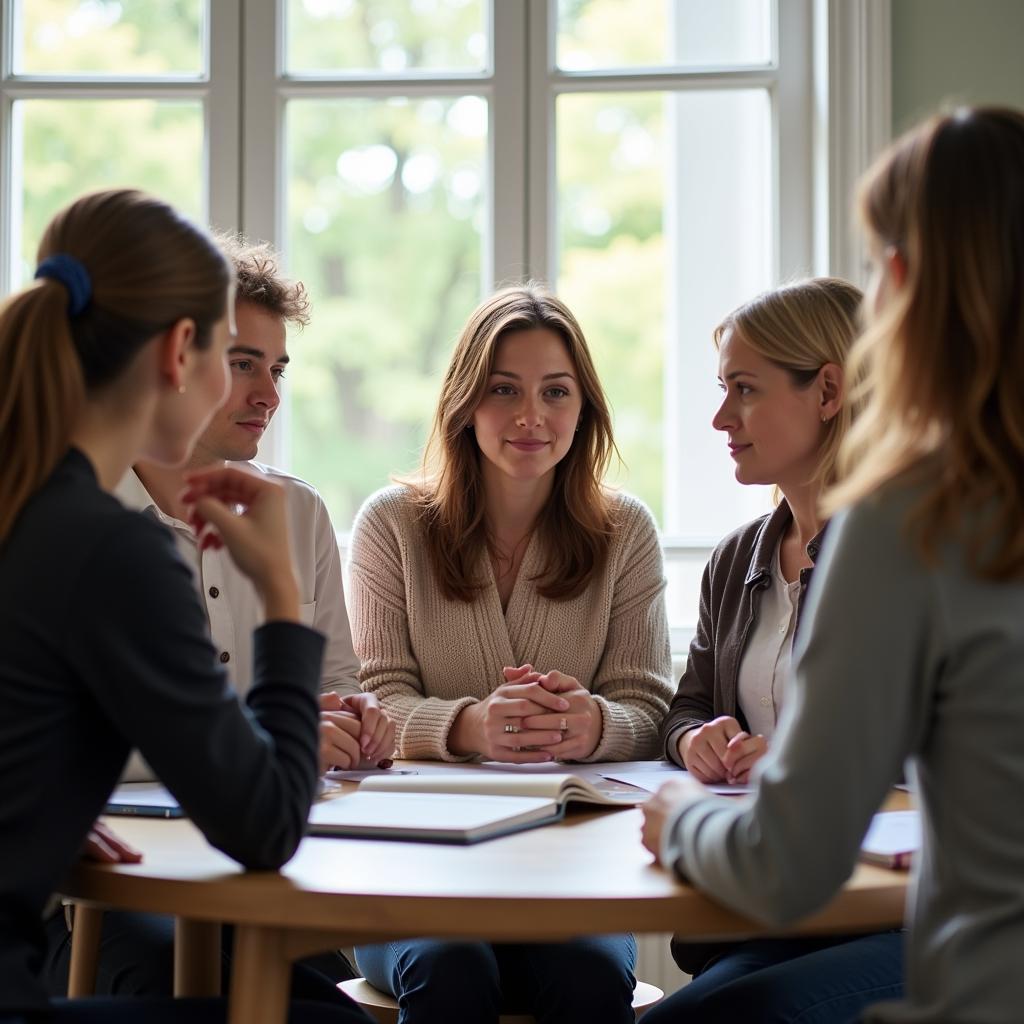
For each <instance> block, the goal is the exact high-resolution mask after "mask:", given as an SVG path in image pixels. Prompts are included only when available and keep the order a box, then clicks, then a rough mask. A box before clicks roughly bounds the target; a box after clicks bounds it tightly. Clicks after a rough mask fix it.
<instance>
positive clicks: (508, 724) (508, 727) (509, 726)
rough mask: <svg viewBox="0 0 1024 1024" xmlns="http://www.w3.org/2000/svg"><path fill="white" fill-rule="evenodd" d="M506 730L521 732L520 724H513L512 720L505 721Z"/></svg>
mask: <svg viewBox="0 0 1024 1024" xmlns="http://www.w3.org/2000/svg"><path fill="white" fill-rule="evenodd" d="M505 732H512V733H515V732H519V726H518V725H513V724H512V723H511V722H506V723H505Z"/></svg>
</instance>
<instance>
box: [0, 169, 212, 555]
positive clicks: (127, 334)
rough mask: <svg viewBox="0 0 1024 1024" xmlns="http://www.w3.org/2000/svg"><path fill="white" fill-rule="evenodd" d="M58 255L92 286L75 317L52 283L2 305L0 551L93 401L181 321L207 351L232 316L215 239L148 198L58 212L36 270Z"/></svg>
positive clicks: (86, 199) (111, 199)
mask: <svg viewBox="0 0 1024 1024" xmlns="http://www.w3.org/2000/svg"><path fill="white" fill-rule="evenodd" d="M57 254H64V255H68V256H73V257H74V258H75V259H77V260H78V261H79V263H81V264H82V265H83V266H84V267H85V269H86V271H87V273H88V275H89V278H90V280H91V284H92V296H91V299H90V301H89V303H88V305H87V306H86V307H85V308H84V309H83V310H82V311H81V312H80V313H78V314H77V315H74V316H72V315H70V314H69V312H68V298H69V295H68V291H67V290H66V288H65V286H64V285H63V284H61V283H60V282H59V281H56V280H53V279H52V278H41V279H39V280H36V281H33V283H32V284H30V285H29V286H28V287H27V288H25V289H23V290H22V291H20V292H17V293H16V294H15V295H13V296H11V297H10V298H9V299H8V300H7V301H6V302H5V303H4V304H3V305H2V306H0V364H2V365H3V367H4V388H3V391H2V392H0V541H3V540H4V539H6V537H7V535H8V534H9V533H10V530H11V527H12V526H13V524H14V522H15V520H16V519H17V517H18V515H19V513H20V512H21V510H22V508H23V507H24V505H25V502H26V501H28V499H29V498H30V497H31V496H32V495H33V494H34V493H35V492H36V491H37V490H38V489H39V487H40V486H41V485H42V484H43V482H44V481H45V480H46V479H47V478H48V477H49V476H50V474H51V473H52V472H53V470H54V468H55V467H56V465H57V463H58V462H59V461H60V459H61V458H62V457H63V456H64V454H65V452H66V451H67V448H68V444H69V441H70V438H71V432H72V430H73V429H74V425H75V423H76V421H77V420H78V417H79V415H80V413H81V410H82V407H83V404H84V402H85V400H86V397H87V396H88V395H89V394H90V393H94V392H97V391H99V390H101V389H102V388H104V387H105V386H107V385H108V384H110V383H111V382H112V381H114V380H116V378H117V377H118V376H119V375H120V374H121V373H122V372H123V371H124V370H125V369H126V367H127V366H128V364H129V363H130V362H131V360H132V359H133V358H134V357H135V355H136V353H137V352H138V351H139V350H140V349H141V348H142V346H143V345H145V344H146V342H148V341H150V340H151V339H152V338H153V337H155V336H156V335H158V334H160V333H161V332H163V331H165V330H167V329H168V328H169V327H171V326H172V325H173V324H174V323H176V322H177V321H178V320H181V319H182V318H185V317H190V318H191V319H192V320H194V321H195V324H196V345H197V346H199V347H206V346H207V345H209V344H210V340H211V329H212V327H213V325H214V324H215V323H216V322H217V321H218V320H220V319H221V318H222V317H223V316H224V312H225V309H226V308H227V300H228V286H229V285H230V283H231V269H230V267H229V266H228V264H227V262H226V261H225V259H224V257H223V256H222V255H221V254H220V252H219V250H218V249H217V247H216V246H215V245H214V243H213V241H212V240H211V239H210V237H209V236H208V235H207V234H206V233H205V232H204V231H202V230H201V229H199V228H197V227H196V226H195V225H193V224H191V223H190V222H189V221H187V220H185V219H184V218H183V217H182V216H181V215H180V214H179V213H177V211H175V210H174V209H173V208H172V207H170V206H168V205H167V203H164V202H162V201H161V200H159V199H155V198H153V197H152V196H147V195H145V194H144V193H142V192H137V191H134V190H127V189H121V190H113V191H106V192H94V193H91V194H89V195H86V196H83V197H82V198H81V199H78V200H77V201H76V202H74V203H72V204H71V205H70V206H68V207H66V208H65V209H63V210H61V211H60V212H59V213H58V214H57V215H56V216H55V217H54V218H53V220H51V221H50V223H49V225H48V226H47V228H46V231H45V232H44V234H43V238H42V241H41V242H40V243H39V251H38V260H39V261H40V262H41V261H42V260H43V259H45V258H46V257H47V256H53V255H57Z"/></svg>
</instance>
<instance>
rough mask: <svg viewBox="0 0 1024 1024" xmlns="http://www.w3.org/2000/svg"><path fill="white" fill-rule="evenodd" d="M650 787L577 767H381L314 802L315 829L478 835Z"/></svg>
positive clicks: (461, 838) (420, 836)
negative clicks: (577, 771)
mask: <svg viewBox="0 0 1024 1024" xmlns="http://www.w3.org/2000/svg"><path fill="white" fill-rule="evenodd" d="M646 797H647V794H646V793H643V792H641V791H640V790H637V789H635V788H633V787H628V786H622V785H619V784H616V783H607V784H606V785H595V784H594V783H592V782H588V781H587V780H586V779H583V778H581V777H580V776H578V775H569V774H547V773H545V774H539V773H538V774H536V775H533V774H525V773H519V772H516V773H508V774H505V773H503V772H484V771H472V770H468V771H460V772H453V773H451V774H443V775H431V774H426V775H395V776H389V775H382V776H376V777H374V778H369V779H365V780H363V782H361V783H360V784H359V789H358V790H357V791H356V792H355V793H352V794H351V795H349V796H342V797H338V798H337V799H335V800H328V801H324V802H322V803H318V804H314V805H313V809H312V810H311V811H310V814H309V830H310V832H311V833H313V835H322V836H349V837H353V838H366V839H404V840H424V841H427V842H435V843H477V842H480V841H481V840H482V839H492V838H494V837H495V836H502V835H507V834H508V833H510V832H519V831H521V830H523V829H527V828H536V827H537V826H538V825H546V824H548V823H549V822H552V821H558V820H559V819H560V818H561V817H562V816H563V815H564V814H565V807H566V804H568V803H570V802H582V803H589V804H600V805H604V806H610V807H632V806H633V805H635V804H638V803H641V802H642V801H643V800H645V799H646Z"/></svg>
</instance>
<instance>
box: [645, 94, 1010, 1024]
mask: <svg viewBox="0 0 1024 1024" xmlns="http://www.w3.org/2000/svg"><path fill="white" fill-rule="evenodd" d="M860 206H861V213H862V218H863V220H864V223H865V225H866V227H867V231H868V236H869V239H870V243H871V252H872V260H873V264H874V271H873V274H872V284H871V289H870V296H869V299H868V301H867V303H866V305H867V308H868V310H869V313H870V319H871V323H870V326H869V328H868V330H867V333H866V334H865V336H864V337H863V338H862V339H861V340H860V342H858V344H857V345H856V346H855V349H854V353H853V355H852V357H851V372H856V371H857V369H858V368H864V369H865V370H866V374H867V387H866V390H865V395H866V406H865V408H864V410H863V412H862V414H861V415H860V417H859V418H858V420H857V423H856V424H855V425H854V426H853V428H852V429H851V433H850V435H849V436H848V438H847V439H846V441H845V442H844V445H843V448H842V451H841V457H840V472H841V474H842V475H841V478H840V483H839V484H838V485H837V486H836V487H835V488H834V489H833V490H832V491H831V492H830V493H829V494H828V495H827V497H826V503H825V507H826V509H827V510H829V509H830V510H835V511H836V512H837V514H836V515H835V517H834V520H833V523H832V525H831V527H830V530H829V537H828V539H827V541H826V544H825V549H824V551H823V554H822V557H821V559H820V565H819V569H818V573H819V576H818V578H817V579H816V580H815V583H814V587H813V589H812V591H811V594H810V599H809V601H808V606H807V608H806V610H805V613H804V617H805V622H804V624H803V626H802V629H801V636H800V640H799V643H798V645H797V651H796V654H795V673H794V679H793V685H792V692H791V693H790V696H789V699H788V707H787V710H786V713H785V716H784V721H783V722H782V725H781V728H780V731H779V735H778V736H777V737H776V740H775V742H774V744H773V749H772V750H771V752H770V753H769V754H768V756H767V758H766V759H765V762H764V764H763V766H762V768H761V769H760V780H759V786H758V791H757V795H756V798H755V799H754V800H753V801H752V802H751V803H746V802H744V803H742V804H736V803H728V802H725V801H722V800H717V799H714V798H711V797H709V796H708V795H707V793H706V792H705V791H704V790H703V788H702V787H701V786H700V784H699V783H697V782H693V781H687V782H677V783H674V784H673V785H672V786H670V787H665V788H663V790H662V791H661V792H660V793H659V794H658V795H657V796H656V797H655V798H654V799H653V801H652V802H651V803H650V805H649V807H648V809H647V815H646V823H645V829H644V841H645V843H646V845H647V846H648V848H649V849H650V850H652V852H654V853H655V854H656V855H657V856H658V857H659V859H660V860H661V861H662V862H663V863H664V864H666V865H669V866H671V867H673V868H674V869H675V870H677V871H679V872H680V873H681V874H683V875H685V876H686V877H687V878H688V879H690V880H691V881H692V882H694V883H695V884H697V885H699V886H700V887H702V888H703V889H705V890H707V891H708V892H710V893H711V894H713V895H714V896H716V897H717V898H718V899H720V900H722V901H723V902H725V903H726V904H728V905H729V906H732V907H736V908H737V909H740V910H742V911H743V912H744V913H746V914H750V915H752V916H754V917H756V918H759V919H761V920H763V921H766V922H771V923H772V924H775V925H778V924H781V923H785V922H789V921H792V920H794V919H795V918H798V917H801V916H802V915H804V914H807V913H808V912H810V911H812V910H813V909H815V908H816V907H819V906H821V905H822V904H823V903H824V902H825V901H826V900H827V899H828V897H829V896H830V895H831V894H832V893H833V892H834V891H835V889H836V888H837V887H838V886H839V885H840V884H841V883H842V881H843V880H844V879H845V878H846V876H847V875H848V874H849V872H850V871H851V869H852V867H853V864H854V861H855V858H856V855H857V848H858V846H859V844H860V841H861V838H862V836H863V834H864V832H865V829H866V827H867V825H868V822H869V820H870V818H871V815H872V813H873V812H874V811H875V810H876V809H877V807H878V806H879V804H880V803H881V801H882V799H883V797H884V795H885V792H886V789H887V788H888V786H889V785H890V784H891V782H892V779H893V778H894V776H895V775H896V774H897V772H898V771H899V770H900V767H901V765H902V763H903V761H904V759H905V758H909V759H910V761H911V764H912V765H913V767H914V768H915V769H916V774H917V777H918V780H919V784H920V799H921V804H922V816H923V830H922V831H923V848H922V851H921V856H920V859H919V860H918V862H917V864H916V867H915V872H916V885H915V898H914V901H913V903H912V905H911V907H910V921H909V926H908V935H907V952H906V959H907V969H906V1000H905V1001H903V1002H889V1003H881V1004H879V1005H878V1006H876V1007H873V1008H872V1009H870V1010H869V1011H868V1012H867V1017H866V1019H867V1020H870V1021H877V1022H882V1021H885V1022H898V1021H899V1022H902V1021H914V1022H926V1021H932V1022H939V1021H941V1022H943V1024H958V1022H964V1024H966V1022H971V1024H979V1022H988V1024H995V1022H1007V1024H1008V1022H1011V1021H1017V1020H1019V1019H1020V1007H1021V1005H1022V1003H1024V974H1022V972H1021V970H1020V962H1019V961H1020V957H1019V951H1020V949H1021V946H1022V944H1024V883H1022V879H1024V818H1022V816H1021V815H1020V814H1018V813H1016V809H1017V805H1018V804H1019V801H1020V793H1021V790H1022V789H1024V747H1022V745H1021V741H1020V737H1021V734H1022V732H1024V686H1022V685H1021V669H1020V665H1021V657H1022V655H1024V398H1022V395H1024V299H1022V292H1021V280H1022V279H1024V115H1022V114H1021V113H1020V112H1018V111H1011V110H999V109H979V110H960V111H957V112H956V113H954V114H950V115H947V116H942V117H937V118H934V119H933V120H931V121H929V122H927V123H925V124H924V125H922V126H921V127H919V128H917V129H916V130H915V131H913V132H911V133H910V134H909V135H907V136H905V137H904V138H903V139H901V140H900V141H899V142H897V143H896V144H895V145H894V147H893V148H892V149H891V150H890V151H889V152H888V153H886V154H885V155H884V156H883V157H882V159H881V160H880V162H879V163H878V164H877V166H876V167H875V168H874V169H873V170H872V171H871V172H870V173H869V175H868V176H867V178H866V180H865V183H864V185H863V186H862V191H861V199H860ZM652 1019H653V1018H652ZM662 1019H663V1020H664V1019H668V1007H666V1010H665V1011H663V1017H662Z"/></svg>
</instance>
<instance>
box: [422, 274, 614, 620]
mask: <svg viewBox="0 0 1024 1024" xmlns="http://www.w3.org/2000/svg"><path fill="white" fill-rule="evenodd" d="M536 328H542V329H544V330H548V331H551V332H553V333H554V334H555V335H557V336H558V337H559V338H560V339H561V340H562V342H563V343H564V344H565V347H566V349H567V350H568V352H569V356H570V358H571V359H572V361H573V364H574V367H575V370H576V376H577V379H578V380H579V382H580V388H581V390H582V392H583V408H582V412H581V415H580V427H579V431H578V432H577V433H576V435H575V437H574V439H573V443H572V447H571V448H570V449H569V453H568V454H567V455H566V456H565V458H564V459H562V461H561V462H559V463H558V465H557V466H556V467H555V480H554V486H553V488H552V492H551V496H550V498H549V500H548V502H547V504H546V505H545V507H544V510H543V512H542V513H541V515H540V518H539V519H538V522H537V524H536V527H535V529H536V530H537V531H538V533H539V535H540V539H541V541H542V543H543V545H544V553H545V564H544V568H543V570H542V571H541V573H540V574H539V575H538V576H537V577H536V579H537V580H538V581H539V585H538V587H537V589H538V592H539V593H540V594H542V595H543V596H544V597H548V598H552V599H554V600H569V599H570V598H573V597H575V596H576V595H578V594H579V593H581V592H582V591H583V590H584V589H585V588H586V586H587V584H588V583H589V582H590V579H591V577H592V576H593V574H594V573H595V572H597V571H599V570H600V569H601V567H602V566H603V565H604V561H605V559H606V557H607V555H608V545H609V542H610V537H611V534H612V531H613V529H614V523H613V522H612V509H611V502H610V500H609V495H608V493H607V492H606V491H605V489H604V487H603V486H602V480H603V479H604V475H605V472H606V471H607V468H608V464H609V462H610V460H611V458H612V455H613V454H617V450H616V448H615V442H614V440H613V438H612V421H611V414H610V412H609V409H608V402H607V400H606V399H605V395H604V390H603V389H602V387H601V382H600V381H599V380H598V377H597V372H596V371H595V369H594V363H593V360H592V359H591V357H590V350H589V349H588V347H587V342H586V339H585V338H584V336H583V331H582V329H581V328H580V325H579V324H578V323H577V322H576V318H575V317H574V316H573V315H572V313H571V312H570V311H569V309H568V307H567V306H566V305H565V304H564V303H563V302H561V301H560V300H559V299H557V298H555V296H553V295H551V294H550V293H549V292H547V291H546V290H545V289H544V288H543V287H541V286H540V285H538V284H535V283H529V284H526V285H524V286H521V287H514V288H505V289H503V290H502V291H499V292H497V293H496V294H494V295H492V296H491V297H490V298H489V299H486V300H485V301H484V302H482V303H481V304H480V305H479V306H478V307H477V308H476V309H475V310H474V311H473V313H472V315H471V316H470V318H469V321H468V322H467V323H466V326H465V327H464V328H463V331H462V334H461V335H460V337H459V340H458V342H457V343H456V345H455V351H454V352H453V354H452V358H451V362H450V363H449V365H448V370H447V372H446V373H445V377H444V383H443V384H442V386H441V394H440V397H439V399H438V403H437V411H436V413H435V415H434V423H433V428H432V430H431V432H430V437H429V439H428V441H427V445H426V448H425V449H424V454H423V464H422V476H421V477H420V478H419V479H417V480H408V479H407V480H405V481H403V482H404V483H405V484H406V486H409V487H410V488H411V489H412V490H413V492H414V493H415V495H416V497H417V501H418V503H419V506H420V519H421V522H422V523H423V526H424V529H425V532H426V537H427V545H428V547H429V551H430V558H431V562H432V563H433V566H434V569H435V571H436V573H437V577H438V581H439V583H440V586H441V590H442V592H443V593H444V594H445V595H446V596H447V597H449V598H451V599H454V600H460V601H472V600H473V599H474V598H475V597H476V595H477V593H478V592H479V591H480V589H481V588H482V586H483V583H482V582H481V580H480V579H479V575H478V565H479V561H480V557H481V555H482V554H483V553H484V552H485V551H487V550H490V547H491V538H490V534H489V529H488V524H487V521H486V518H485V515H484V487H483V477H482V474H481V470H480V459H481V458H482V456H481V454H480V449H479V447H478V446H477V442H476V437H475V435H474V433H473V431H471V430H467V429H466V428H467V427H468V426H470V425H471V423H472V421H473V413H474V412H475V411H476V408H477V406H478V405H479V404H480V402H481V400H482V399H483V397H484V394H485V392H486V389H487V379H488V377H489V376H490V373H491V370H492V369H493V367H494V358H495V354H496V352H497V349H498V345H499V344H500V343H501V340H502V339H503V338H504V337H506V336H507V335H509V334H511V333H513V332H515V331H528V330H533V329H536Z"/></svg>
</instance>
